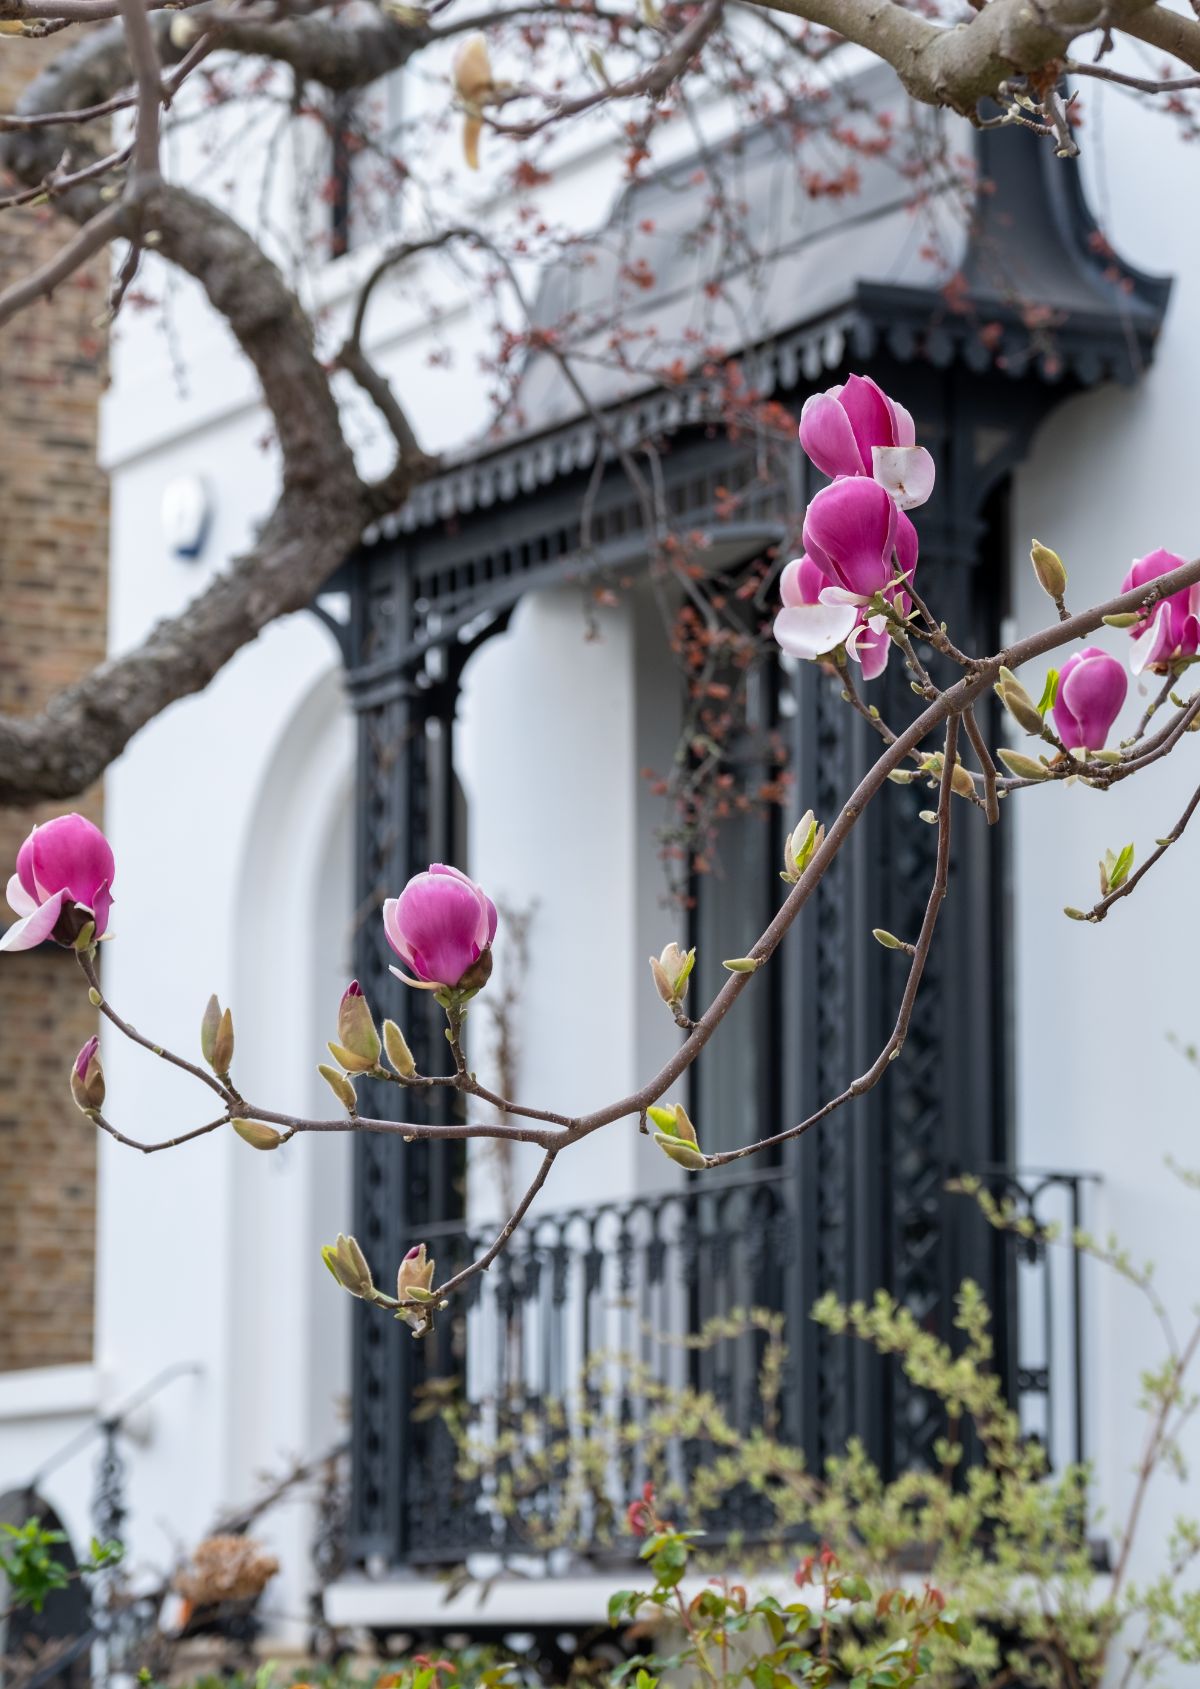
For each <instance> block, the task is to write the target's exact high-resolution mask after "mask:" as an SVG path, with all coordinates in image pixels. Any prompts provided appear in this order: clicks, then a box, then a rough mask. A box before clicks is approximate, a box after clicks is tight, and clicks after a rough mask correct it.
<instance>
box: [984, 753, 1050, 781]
mask: <svg viewBox="0 0 1200 1689" xmlns="http://www.w3.org/2000/svg"><path fill="white" fill-rule="evenodd" d="M996 755H997V756H998V757H999V758H1000V761H1001V762H1002V763H1003V764H1004V766H1005V768H1007V769H1008V772H1009V773H1010V774H1015V775H1016V777H1017V779H1018V780H1049V778H1050V770H1049V769H1048V768H1047V767H1046V765H1045V763H1044V762H1035V761H1034V760H1033V758H1032V757H1023V756H1022V755H1021V753H1020V751H1009V750H998V751H997V752H996Z"/></svg>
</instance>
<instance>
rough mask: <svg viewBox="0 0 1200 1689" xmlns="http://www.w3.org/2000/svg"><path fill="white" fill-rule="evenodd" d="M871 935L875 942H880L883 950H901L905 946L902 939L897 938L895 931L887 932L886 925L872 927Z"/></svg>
mask: <svg viewBox="0 0 1200 1689" xmlns="http://www.w3.org/2000/svg"><path fill="white" fill-rule="evenodd" d="M871 937H872V938H873V939H874V940H875V942H876V944H882V945H883V948H884V949H885V950H903V949H905V948H906V946H905V944H904V942H903V940H902V939H899V938H897V937H896V935H895V933H891V932H888V930H887V928H886V927H872V928H871Z"/></svg>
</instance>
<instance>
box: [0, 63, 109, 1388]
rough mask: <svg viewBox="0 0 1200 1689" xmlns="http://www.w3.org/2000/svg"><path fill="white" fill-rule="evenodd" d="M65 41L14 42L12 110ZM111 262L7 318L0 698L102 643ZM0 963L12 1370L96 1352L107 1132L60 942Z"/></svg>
mask: <svg viewBox="0 0 1200 1689" xmlns="http://www.w3.org/2000/svg"><path fill="white" fill-rule="evenodd" d="M62 47H63V42H62V39H61V38H56V39H54V40H51V41H47V42H45V43H38V42H27V41H18V42H14V43H13V44H12V45H11V46H6V48H5V51H4V52H3V54H2V55H0V111H5V112H7V111H11V110H12V109H13V106H14V104H15V102H16V100H17V98H18V97H19V94H20V91H21V87H22V85H23V84H24V82H25V81H26V80H28V78H29V77H30V76H31V75H33V74H34V73H35V72H36V70H37V68H38V66H39V65H40V64H42V63H44V62H45V61H46V60H47V59H48V58H50V57H52V56H54V55H55V54H56V53H58V52H61V51H62ZM94 134H95V137H96V139H97V140H99V141H101V142H103V141H104V139H105V136H104V133H103V131H102V130H100V129H99V128H97V129H96V130H95V131H94ZM65 227H66V226H65V225H64V224H63V223H62V222H61V221H59V220H58V219H57V218H55V217H54V215H53V214H52V213H51V212H49V211H47V210H45V209H44V208H43V209H39V210H36V211H27V210H15V211H5V212H3V213H0V287H4V286H7V285H8V283H9V282H11V281H12V280H14V279H15V278H16V277H17V276H18V275H22V274H25V273H27V272H28V270H29V269H30V268H31V267H32V266H35V265H37V264H39V263H41V262H42V261H43V260H44V259H45V257H46V256H47V255H48V254H49V253H51V252H53V251H54V250H56V248H57V246H58V245H59V244H60V243H61V241H62V239H63V235H64V230H65ZM107 277H108V267H107V261H106V259H105V258H103V257H102V258H101V259H99V260H98V261H97V262H96V263H94V264H92V265H90V266H89V267H88V269H87V270H86V271H83V272H81V273H80V274H79V275H78V276H76V277H74V278H72V279H70V280H68V281H67V282H65V283H64V284H63V285H62V286H61V287H60V288H59V289H58V290H57V292H56V294H55V297H54V298H53V300H51V301H49V302H43V303H39V304H36V305H34V306H32V307H31V308H30V309H29V310H27V311H25V312H24V313H23V314H22V315H20V316H19V317H17V318H16V319H15V320H14V321H13V322H12V323H10V324H9V325H8V326H7V327H6V328H5V329H4V330H3V331H2V332H0V498H2V499H3V510H4V522H3V523H2V524H0V604H2V605H3V612H2V614H0V711H5V712H11V713H14V714H29V713H31V712H33V711H36V710H38V709H40V708H41V707H42V705H43V704H44V703H45V702H46V700H47V698H49V697H50V696H51V695H52V693H53V692H55V691H56V690H58V688H59V687H61V686H62V685H64V684H65V683H68V682H69V681H71V680H73V679H75V678H76V677H77V676H79V675H80V674H82V673H84V672H86V670H87V669H89V668H91V667H92V666H93V665H94V664H95V663H97V662H99V661H100V660H101V659H102V658H103V656H104V653H105V621H106V614H107V567H108V485H107V481H106V479H105V477H104V475H103V474H102V473H101V471H100V470H99V468H98V467H97V465H96V449H97V407H98V404H99V399H100V394H101V392H102V391H103V387H104V383H105V379H106V372H105V361H104V360H105V353H106V345H105V339H104V336H103V334H102V333H101V332H100V331H98V330H97V329H96V327H95V318H96V317H97V315H98V314H99V312H100V311H101V310H102V308H103V303H104V298H105V289H106V287H107ZM67 808H72V809H79V810H81V811H82V812H83V813H85V814H87V815H89V816H91V818H92V819H93V820H96V821H99V820H100V819H101V794H100V792H99V790H96V791H93V792H90V793H88V794H86V795H85V796H84V797H82V798H79V799H74V800H71V801H70V802H69V803H62V804H53V805H49V806H46V807H44V808H42V809H41V810H38V811H36V812H30V813H19V814H18V813H15V812H13V811H0V871H2V873H0V877H4V878H6V877H7V875H8V873H9V872H10V871H11V869H10V864H11V863H12V861H13V858H14V857H15V855H16V850H17V846H18V845H19V844H20V842H21V840H22V839H23V838H24V836H25V834H26V833H27V832H28V831H29V828H30V826H31V824H32V822H33V821H35V820H44V819H46V818H47V817H48V816H49V815H53V814H57V813H59V812H60V811H62V810H63V809H67ZM0 963H2V965H0V1371H10V1370H13V1369H17V1368H23V1367H33V1366H52V1365H59V1364H62V1363H65V1362H71V1361H86V1360H90V1359H91V1355H92V1298H93V1280H94V1262H95V1230H96V1142H95V1132H94V1129H93V1128H92V1127H91V1126H90V1125H89V1124H88V1122H87V1121H86V1120H85V1119H84V1118H83V1116H82V1115H81V1114H80V1113H79V1112H78V1111H77V1110H76V1108H75V1107H74V1105H73V1103H72V1102H71V1098H70V1093H69V1089H68V1074H69V1070H70V1063H71V1060H72V1058H73V1056H74V1054H75V1052H76V1050H78V1048H79V1046H80V1045H81V1044H82V1043H83V1042H84V1041H85V1039H87V1038H88V1037H89V1036H90V1035H91V1033H92V1032H94V1031H95V1030H96V1015H95V1011H94V1010H93V1009H92V1007H91V1006H90V1004H89V1003H88V1000H87V994H86V990H84V989H82V988H81V980H80V976H79V973H78V970H77V968H76V967H75V965H74V962H73V961H72V959H71V957H70V956H69V955H68V954H67V953H66V952H65V951H57V950H51V949H49V948H47V949H46V950H45V951H44V952H42V951H38V952H34V953H32V954H24V955H19V956H5V957H3V958H0Z"/></svg>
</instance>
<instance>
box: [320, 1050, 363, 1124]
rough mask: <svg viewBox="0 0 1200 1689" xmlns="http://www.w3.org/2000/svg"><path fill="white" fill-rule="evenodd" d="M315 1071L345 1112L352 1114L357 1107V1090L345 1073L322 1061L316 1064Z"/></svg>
mask: <svg viewBox="0 0 1200 1689" xmlns="http://www.w3.org/2000/svg"><path fill="white" fill-rule="evenodd" d="M317 1072H318V1073H319V1074H320V1075H321V1078H322V1079H323V1080H324V1081H325V1083H326V1084H327V1085H328V1086H329V1089H330V1090H331V1091H332V1092H333V1094H334V1096H335V1097H336V1098H337V1100H338V1102H340V1103H341V1105H342V1107H343V1108H344V1109H345V1110H346V1113H347V1114H353V1113H354V1111H355V1109H357V1107H358V1092H357V1091H356V1090H355V1089H354V1086H353V1085H352V1084H351V1083H350V1081H349V1080H348V1079H347V1078H346V1075H345V1074H344V1073H339V1072H338V1070H337V1068H336V1067H327V1066H326V1065H325V1063H324V1062H319V1063H318V1064H317Z"/></svg>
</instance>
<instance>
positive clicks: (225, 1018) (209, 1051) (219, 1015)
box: [200, 994, 233, 1079]
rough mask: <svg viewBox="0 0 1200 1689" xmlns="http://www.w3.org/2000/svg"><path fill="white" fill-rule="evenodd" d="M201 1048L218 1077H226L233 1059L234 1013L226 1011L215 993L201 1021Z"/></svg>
mask: <svg viewBox="0 0 1200 1689" xmlns="http://www.w3.org/2000/svg"><path fill="white" fill-rule="evenodd" d="M200 1050H201V1053H202V1054H203V1056H204V1059H205V1061H206V1062H207V1063H208V1065H209V1067H211V1068H212V1070H213V1072H214V1073H215V1074H216V1075H217V1076H218V1078H222V1079H223V1078H224V1077H225V1075H226V1074H227V1073H228V1072H229V1068H230V1064H231V1063H232V1061H233V1015H232V1013H231V1012H230V1010H229V1009H226V1010H225V1011H224V1012H222V1010H221V1005H220V1003H219V1002H218V1001H217V998H216V996H215V994H214V995H213V996H212V997H210V998H209V999H208V1003H207V1005H206V1007H205V1010H204V1018H203V1020H201V1022H200Z"/></svg>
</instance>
